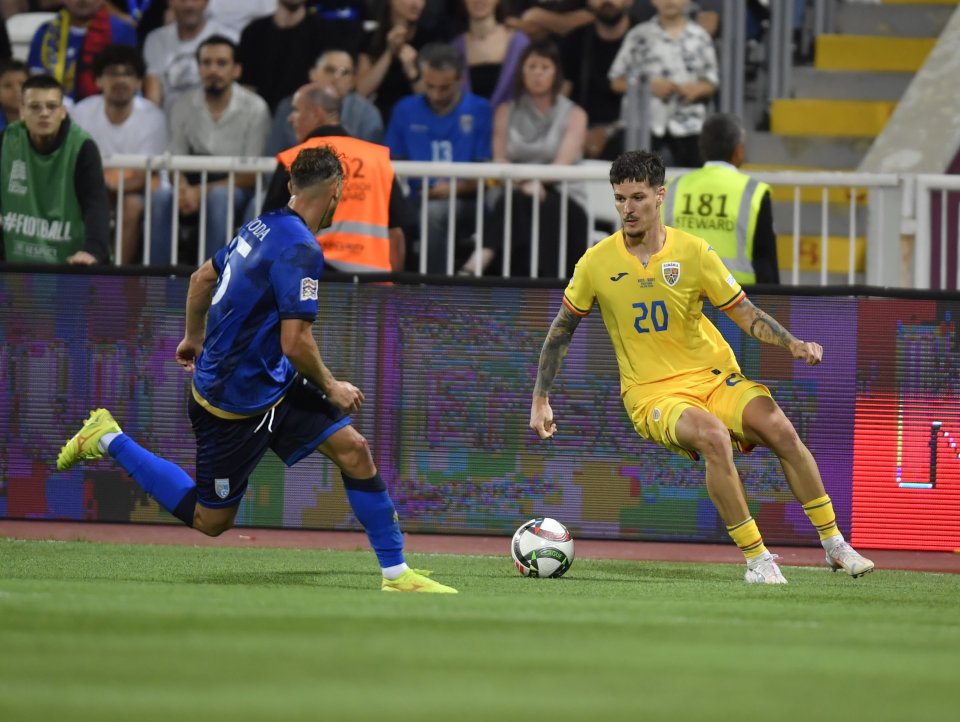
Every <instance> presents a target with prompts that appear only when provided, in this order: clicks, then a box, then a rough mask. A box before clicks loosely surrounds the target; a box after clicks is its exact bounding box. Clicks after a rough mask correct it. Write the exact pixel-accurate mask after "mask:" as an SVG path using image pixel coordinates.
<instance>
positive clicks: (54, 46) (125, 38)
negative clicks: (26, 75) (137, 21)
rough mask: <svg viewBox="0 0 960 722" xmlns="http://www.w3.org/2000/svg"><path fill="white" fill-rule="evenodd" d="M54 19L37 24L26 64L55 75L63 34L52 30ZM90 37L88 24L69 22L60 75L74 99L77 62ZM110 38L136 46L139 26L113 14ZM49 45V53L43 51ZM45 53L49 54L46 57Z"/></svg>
mask: <svg viewBox="0 0 960 722" xmlns="http://www.w3.org/2000/svg"><path fill="white" fill-rule="evenodd" d="M52 24H53V22H52V21H50V22H46V23H44V24H43V25H41V26H40V27H39V28H37V31H36V32H35V33H34V35H33V38H32V39H31V41H30V52H29V54H28V55H27V68H29V71H30V74H31V75H35V74H37V73H48V74H50V75H56V68H57V60H58V59H57V53H59V52H60V42H61V38H60V37H59V33H55V32H53V28H51V25H52ZM86 37H87V30H86V29H85V28H77V27H74V26H72V25H71V26H68V30H67V37H66V41H67V43H66V50H67V52H66V59H65V61H64V63H63V66H64V68H63V74H62V77H60V78H57V80H59V81H60V84H61V85H62V86H63V94H64V95H65V96H67V97H70V98H73V99H74V100H80V98H78V97H77V78H76V75H77V65H78V64H79V63H78V61H79V59H80V56H81V55H82V53H83V43H84V40H85V39H86ZM110 42H111V43H112V44H115V45H129V46H131V47H136V46H137V30H136V28H134V27H133V26H132V25H130V23H128V22H125V21H123V20H121V19H120V18H118V17H114V16H112V15H111V16H110ZM44 46H46V53H44ZM44 55H46V56H47V57H46V58H44Z"/></svg>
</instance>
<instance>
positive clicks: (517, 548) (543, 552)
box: [510, 517, 573, 577]
mask: <svg viewBox="0 0 960 722" xmlns="http://www.w3.org/2000/svg"><path fill="white" fill-rule="evenodd" d="M510 554H511V556H512V557H513V563H514V564H515V565H516V567H517V571H519V572H520V573H521V574H522V575H523V576H525V577H562V576H563V575H564V574H566V572H567V570H568V569H569V568H570V565H571V564H573V537H572V536H571V535H570V532H569V531H568V530H567V527H565V526H564V525H563V524H561V523H560V522H558V521H557V520H556V519H551V518H550V517H540V518H537V519H531V520H530V521H528V522H527V523H526V524H523V525H522V526H521V527H520V528H519V529H517V531H516V532H515V533H514V535H513V540H512V541H511V542H510Z"/></svg>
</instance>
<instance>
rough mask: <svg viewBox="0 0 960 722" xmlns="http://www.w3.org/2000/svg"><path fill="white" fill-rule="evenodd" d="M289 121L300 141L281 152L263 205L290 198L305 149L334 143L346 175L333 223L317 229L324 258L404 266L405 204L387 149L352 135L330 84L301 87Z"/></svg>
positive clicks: (374, 266)
mask: <svg viewBox="0 0 960 722" xmlns="http://www.w3.org/2000/svg"><path fill="white" fill-rule="evenodd" d="M290 124H291V125H292V126H293V129H294V132H296V134H297V139H298V140H299V141H300V144H299V145H297V146H294V147H293V148H289V149H287V150H285V151H283V152H282V153H278V154H277V170H276V172H275V173H274V174H273V180H272V181H271V183H270V188H269V189H268V191H267V197H266V200H265V201H264V210H272V209H274V208H281V207H283V206H284V205H285V204H286V203H287V201H288V200H289V199H290V193H289V191H288V190H287V181H288V180H289V178H290V173H289V170H290V165H291V164H292V163H293V160H294V158H296V157H297V154H298V153H299V152H300V151H301V150H302V149H304V148H311V147H317V146H323V145H327V146H331V147H332V148H333V149H334V150H336V151H337V153H338V154H339V155H340V156H341V160H342V163H343V167H344V171H345V172H346V181H345V183H344V187H343V196H342V197H341V199H340V205H339V206H338V207H337V211H336V213H335V214H334V216H333V223H332V225H331V226H330V227H329V228H325V229H322V230H321V231H320V233H319V234H318V235H317V240H318V241H319V242H320V245H321V247H322V248H323V255H324V260H325V262H326V263H327V264H329V265H330V266H331V267H332V268H334V269H336V270H338V271H344V272H347V273H376V272H390V271H402V270H403V263H404V258H405V256H406V247H405V243H406V241H405V238H404V235H403V229H402V225H403V223H404V222H405V220H406V214H407V208H406V201H405V199H404V197H403V191H402V190H401V188H400V185H399V183H398V182H397V179H396V178H395V176H394V172H393V166H392V165H391V164H390V151H389V149H388V148H387V147H386V146H382V145H377V144H375V143H368V142H367V141H364V140H359V139H358V138H352V137H350V135H349V134H348V133H347V131H346V130H344V128H343V127H342V126H341V125H340V96H339V94H338V92H337V90H336V88H335V87H333V86H332V85H321V84H316V83H315V84H309V85H304V86H303V87H301V88H300V89H299V90H298V91H297V92H296V93H295V94H294V96H293V110H292V111H291V112H290Z"/></svg>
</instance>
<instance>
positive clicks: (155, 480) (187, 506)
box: [107, 434, 197, 527]
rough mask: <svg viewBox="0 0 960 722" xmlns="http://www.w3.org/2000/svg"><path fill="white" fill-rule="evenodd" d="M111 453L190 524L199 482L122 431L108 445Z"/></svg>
mask: <svg viewBox="0 0 960 722" xmlns="http://www.w3.org/2000/svg"><path fill="white" fill-rule="evenodd" d="M107 453H109V454H110V456H112V457H113V458H114V459H116V460H117V463H118V464H120V466H122V467H123V468H124V469H126V471H127V473H128V474H130V476H132V477H133V480H134V481H135V482H137V483H138V484H139V485H140V486H141V488H143V490H144V491H145V492H147V493H148V494H149V495H150V496H152V497H153V498H154V499H156V500H157V502H158V503H159V504H160V506H162V507H163V508H164V509H166V510H167V511H169V512H170V513H171V514H173V515H174V516H175V517H177V518H178V519H179V520H180V521H182V522H183V523H184V524H186V525H187V526H189V527H192V526H193V511H194V508H195V507H196V505H197V485H196V484H195V483H194V482H193V479H191V478H190V477H189V476H188V475H187V472H185V471H184V470H183V469H181V468H180V467H179V466H177V465H176V464H174V463H172V462H170V461H167V460H166V459H161V458H160V457H159V456H157V455H156V454H153V453H151V452H149V451H147V450H146V449H144V448H143V447H142V446H140V445H139V444H138V443H137V442H136V441H134V440H133V439H131V438H130V437H129V436H127V435H126V434H120V435H119V436H117V438H115V439H114V440H113V441H111V442H110V446H109V447H107Z"/></svg>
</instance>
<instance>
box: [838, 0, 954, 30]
mask: <svg viewBox="0 0 960 722" xmlns="http://www.w3.org/2000/svg"><path fill="white" fill-rule="evenodd" d="M954 10H956V6H955V5H914V4H910V5H885V4H873V3H840V4H839V5H838V6H837V15H836V32H838V33H842V34H849V35H886V36H891V35H892V36H897V37H907V38H935V37H938V36H939V35H940V32H941V31H942V30H943V28H944V26H945V25H946V24H947V20H949V18H950V15H951V13H953V12H954Z"/></svg>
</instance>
